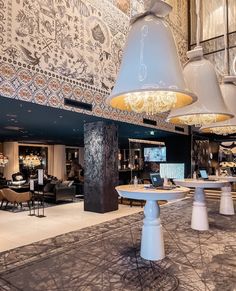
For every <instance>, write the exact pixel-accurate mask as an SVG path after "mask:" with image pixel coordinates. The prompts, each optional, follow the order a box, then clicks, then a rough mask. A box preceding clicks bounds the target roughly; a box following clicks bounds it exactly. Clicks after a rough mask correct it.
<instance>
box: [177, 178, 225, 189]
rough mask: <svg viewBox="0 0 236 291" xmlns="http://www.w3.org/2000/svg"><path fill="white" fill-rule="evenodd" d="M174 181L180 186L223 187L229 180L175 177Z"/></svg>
mask: <svg viewBox="0 0 236 291" xmlns="http://www.w3.org/2000/svg"><path fill="white" fill-rule="evenodd" d="M174 183H175V184H176V185H179V186H185V187H193V188H221V187H224V186H225V185H226V184H227V183H228V181H226V180H217V181H209V180H201V179H182V180H178V179H175V180H174Z"/></svg>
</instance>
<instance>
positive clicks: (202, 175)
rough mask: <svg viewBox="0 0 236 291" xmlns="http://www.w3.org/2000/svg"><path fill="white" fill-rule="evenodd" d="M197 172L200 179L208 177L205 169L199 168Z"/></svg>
mask: <svg viewBox="0 0 236 291" xmlns="http://www.w3.org/2000/svg"><path fill="white" fill-rule="evenodd" d="M199 174H200V176H201V178H202V179H208V174H207V171H206V170H199Z"/></svg>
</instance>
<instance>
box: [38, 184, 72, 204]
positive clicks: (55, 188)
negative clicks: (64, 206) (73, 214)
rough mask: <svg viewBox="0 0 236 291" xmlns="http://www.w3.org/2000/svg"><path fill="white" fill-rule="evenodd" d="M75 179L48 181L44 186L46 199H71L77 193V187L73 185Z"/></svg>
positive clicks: (56, 200)
mask: <svg viewBox="0 0 236 291" xmlns="http://www.w3.org/2000/svg"><path fill="white" fill-rule="evenodd" d="M72 183H73V181H64V182H60V181H51V182H48V183H46V185H45V186H44V188H43V192H44V197H45V199H53V200H54V201H55V202H58V201H64V200H71V201H73V200H74V198H75V194H76V187H75V186H74V185H72Z"/></svg>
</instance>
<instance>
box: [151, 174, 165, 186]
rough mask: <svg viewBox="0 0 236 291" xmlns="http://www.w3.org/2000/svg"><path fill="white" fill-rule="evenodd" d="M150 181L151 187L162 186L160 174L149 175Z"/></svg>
mask: <svg viewBox="0 0 236 291" xmlns="http://www.w3.org/2000/svg"><path fill="white" fill-rule="evenodd" d="M150 179H151V181H152V185H153V187H160V186H162V185H163V179H162V178H161V176H160V174H156V173H151V174H150Z"/></svg>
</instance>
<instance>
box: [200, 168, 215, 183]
mask: <svg viewBox="0 0 236 291" xmlns="http://www.w3.org/2000/svg"><path fill="white" fill-rule="evenodd" d="M199 174H200V176H201V178H202V179H203V180H207V181H218V179H216V178H209V177H208V174H207V171H206V170H199Z"/></svg>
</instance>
